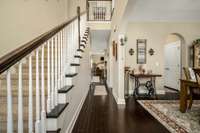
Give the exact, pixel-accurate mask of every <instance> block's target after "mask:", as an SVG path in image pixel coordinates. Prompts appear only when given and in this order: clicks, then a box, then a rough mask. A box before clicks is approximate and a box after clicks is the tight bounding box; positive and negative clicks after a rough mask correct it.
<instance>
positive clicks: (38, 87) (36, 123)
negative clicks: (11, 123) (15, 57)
mask: <svg viewBox="0 0 200 133" xmlns="http://www.w3.org/2000/svg"><path fill="white" fill-rule="evenodd" d="M39 79H40V78H39V49H37V50H36V122H35V132H36V133H40V86H39Z"/></svg>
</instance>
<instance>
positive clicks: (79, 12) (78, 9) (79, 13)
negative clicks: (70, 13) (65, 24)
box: [77, 6, 81, 49]
mask: <svg viewBox="0 0 200 133" xmlns="http://www.w3.org/2000/svg"><path fill="white" fill-rule="evenodd" d="M77 16H78V47H79V49H80V44H81V35H80V21H81V8H80V6H78V7H77Z"/></svg>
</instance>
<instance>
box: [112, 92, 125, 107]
mask: <svg viewBox="0 0 200 133" xmlns="http://www.w3.org/2000/svg"><path fill="white" fill-rule="evenodd" d="M113 97H114V98H115V101H116V103H117V104H118V105H124V104H126V102H125V99H122V98H119V97H118V96H117V94H116V93H115V92H114V91H113Z"/></svg>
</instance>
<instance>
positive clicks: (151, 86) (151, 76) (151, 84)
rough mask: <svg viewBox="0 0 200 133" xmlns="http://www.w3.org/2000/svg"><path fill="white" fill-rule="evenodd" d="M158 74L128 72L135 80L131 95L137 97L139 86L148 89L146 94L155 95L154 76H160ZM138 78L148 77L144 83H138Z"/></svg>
mask: <svg viewBox="0 0 200 133" xmlns="http://www.w3.org/2000/svg"><path fill="white" fill-rule="evenodd" d="M161 76H162V75H160V74H130V77H131V78H133V79H134V80H135V89H134V92H133V95H135V97H136V98H137V97H138V96H139V88H140V86H146V88H147V90H148V91H149V92H148V94H147V96H148V97H151V96H156V77H161ZM140 79H149V80H148V81H147V82H146V83H145V84H141V83H140Z"/></svg>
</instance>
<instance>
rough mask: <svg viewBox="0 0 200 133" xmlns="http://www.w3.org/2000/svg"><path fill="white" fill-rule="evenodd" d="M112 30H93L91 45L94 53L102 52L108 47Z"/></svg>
mask: <svg viewBox="0 0 200 133" xmlns="http://www.w3.org/2000/svg"><path fill="white" fill-rule="evenodd" d="M109 37H110V30H92V31H91V46H92V52H93V53H102V52H104V50H105V49H106V48H107V45H108V41H109Z"/></svg>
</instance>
